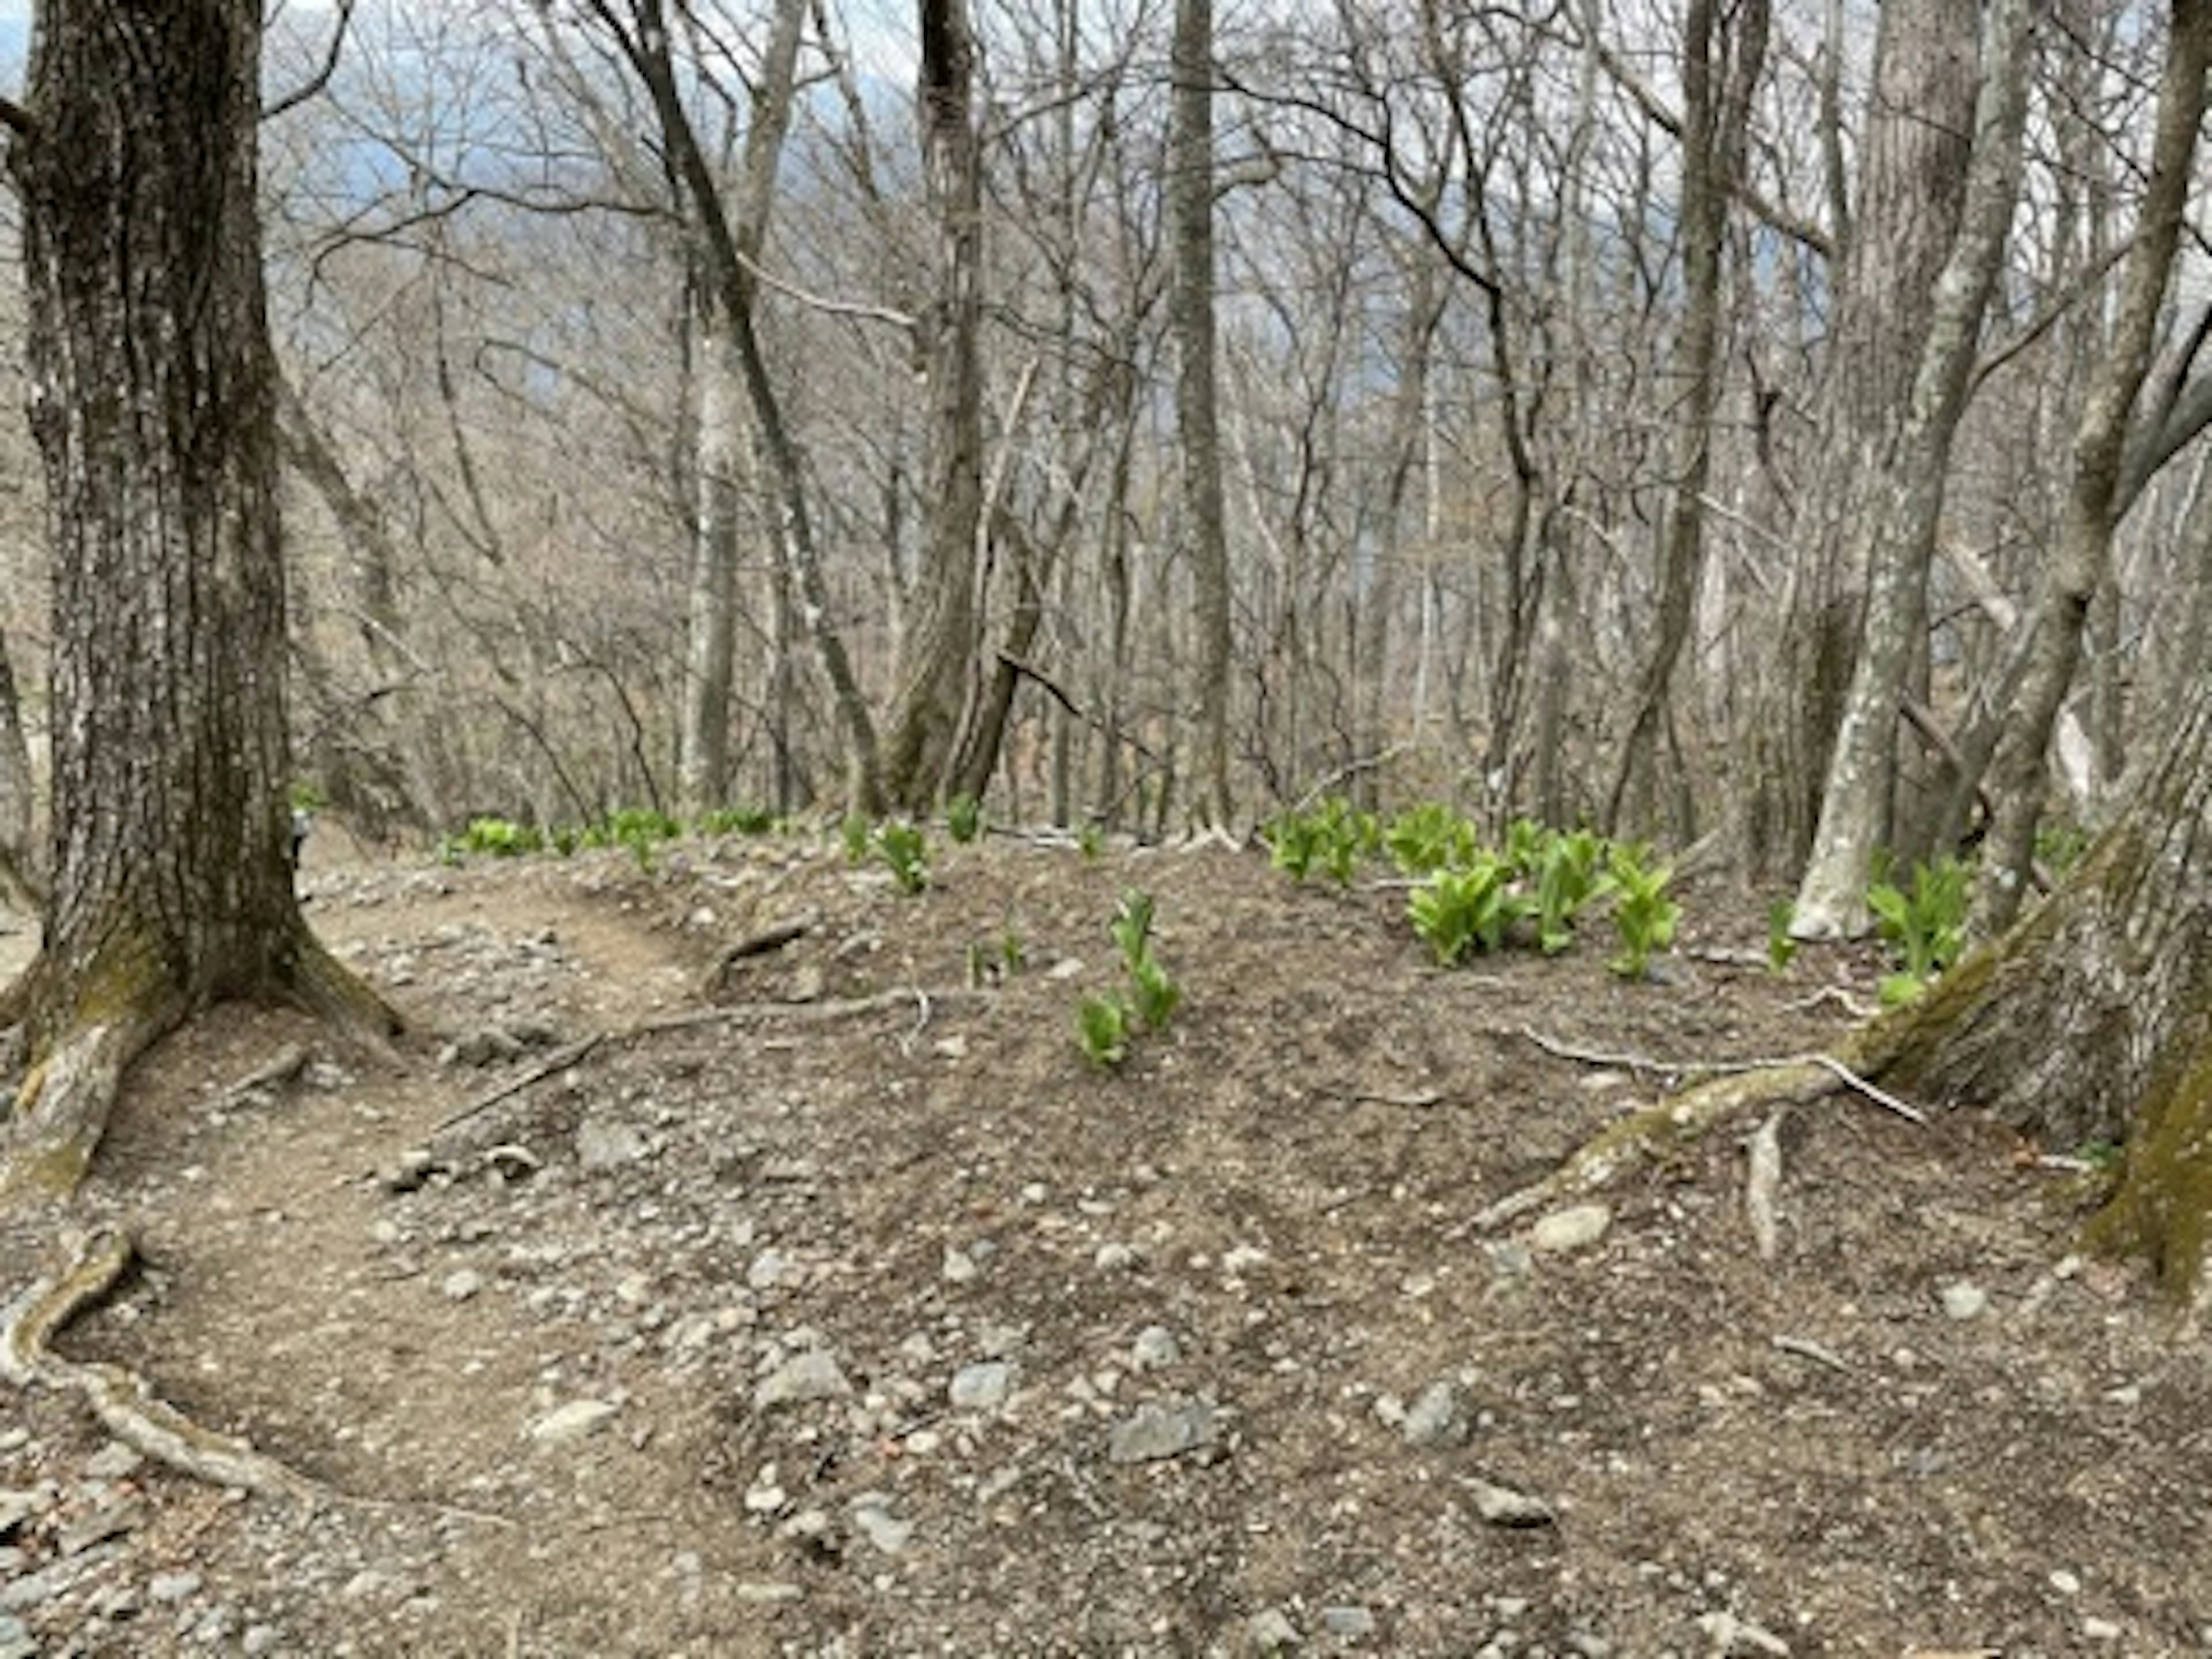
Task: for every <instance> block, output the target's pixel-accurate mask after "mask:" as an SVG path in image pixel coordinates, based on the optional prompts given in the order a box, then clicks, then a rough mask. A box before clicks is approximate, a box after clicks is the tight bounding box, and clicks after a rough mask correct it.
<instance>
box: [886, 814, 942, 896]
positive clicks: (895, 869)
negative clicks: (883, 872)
mask: <svg viewBox="0 0 2212 1659" xmlns="http://www.w3.org/2000/svg"><path fill="white" fill-rule="evenodd" d="M876 856H877V857H878V858H879V859H880V860H883V864H884V868H885V869H887V870H889V871H890V872H891V879H892V880H893V881H895V882H896V883H897V884H898V890H899V891H900V892H902V893H906V894H909V895H910V894H915V893H919V892H921V890H923V889H924V888H926V887H927V886H928V885H929V837H928V836H927V835H926V834H924V833H923V831H922V829H921V826H920V825H918V824H913V823H908V822H907V821H906V820H905V819H903V818H893V819H891V820H890V822H888V823H884V824H881V825H879V826H878V828H877V830H876Z"/></svg>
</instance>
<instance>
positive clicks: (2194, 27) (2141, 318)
mask: <svg viewBox="0 0 2212 1659" xmlns="http://www.w3.org/2000/svg"><path fill="white" fill-rule="evenodd" d="M2208 66H2212V3H2208V0H2174V5H2173V10H2172V29H2171V33H2169V35H2168V37H2167V41H2166V67H2165V70H2164V72H2163V75H2162V76H2161V78H2160V90H2159V113H2158V131H2157V136H2156V137H2155V138H2154V141H2153V144H2152V153H2151V167H2150V182H2149V186H2148V190H2147V191H2146V193H2145V195H2144V199H2143V205H2142V222H2141V225H2140V228H2139V231H2138V234H2137V235H2136V240H2135V243H2134V245H2133V246H2132V248H2131V249H2130V252H2129V255H2128V258H2127V262H2126V264H2125V265H2124V272H2125V275H2124V277H2123V279H2122V284H2121V290H2120V302H2119V307H2118V313H2119V314H2118V318H2117V319H2116V320H2115V322H2114V325H2113V327H2112V338H2111V340H2110V341H2109V343H2107V346H2106V350H2105V351H2104V352H2103V354H2102V355H2101V356H2100V359H2099V368H2098V371H2097V373H2096V374H2095V376H2094V378H2093V380H2092V381H2091V383H2090V386H2089V390H2088V393H2087V398H2086V399H2085V401H2084V404H2083V406H2082V410H2081V422H2080V424H2079V426H2078V427H2077V428H2076V429H2075V438H2074V471H2073V477H2072V479H2071V482H2070V486H2069V489H2068V491H2067V496H2066V507H2065V513H2064V516H2063V519H2062V520H2061V521H2060V525H2059V532H2058V555H2057V559H2056V560H2055V561H2054V562H2053V563H2052V566H2051V569H2050V571H2049V572H2048V573H2047V574H2046V576H2045V581H2044V585H2043V592H2042V594H2041V597H2040V599H2039V601H2038V604H2037V607H2036V616H2035V622H2034V629H2035V631H2034V634H2033V644H2032V646H2031V647H2030V655H2029V659H2028V669H2027V676H2026V678H2025V679H2024V681H2023V682H2022V684H2021V689H2020V692H2019V695H2018V696H2017V697H2016V699H2015V702H2014V706H2013V708H2012V709H2011V710H2010V711H2009V717H2008V720H2007V722H2006V730H2005V735H2004V738H2003V741H2002V744H2000V746H1999V748H1998V750H1997V756H1996V763H1995V764H1994V766H1993V767H1992V768H1991V771H1990V787H1991V790H1992V793H1994V794H1995V795H1996V803H1997V805H1996V820H1995V822H1994V823H1992V824H1991V825H1990V834H1989V837H1988V840H1987V842H1986V843H1985V845H1984V852H1983V860H1982V868H1981V873H1980V875H1979V877H1978V878H1977V880H1976V883H1975V888H1974V918H1973V921H1974V927H1975V929H1976V931H1977V932H1978V933H1984V934H1987V933H1996V932H1997V931H1999V930H2001V929H2002V927H2004V926H2005V925H2006V924H2007V923H2008V922H2009V921H2011V920H2012V918H2013V916H2014V915H2016V914H2017V913H2018V910H2019V907H2020V900H2021V888H2022V886H2023V884H2024V882H2025V878H2026V874H2027V870H2028V868H2029V866H2030V865H2031V863H2032V862H2033V859H2034V854H2035V831H2036V827H2037V825H2038V824H2039V823H2041V821H2042V816H2043V799H2044V783H2045V755H2046V753H2047V752H2048V750H2049V749H2050V745H2051V731H2052V728H2053V726H2055V725H2056V724H2057V719H2058V711H2059V707H2060V705H2061V704H2062V703H2063V702H2064V701H2065V698H2066V695H2067V693H2068V691H2069V690H2070V689H2071V688H2072V686H2073V684H2074V675H2075V669H2076V667H2077V666H2078V665H2079V664H2080V662H2081V635H2082V630H2083V629H2084V627H2085V625H2086V624H2087V620H2088V615H2089V606H2090V603H2091V601H2092V600H2093V599H2094V598H2095V595H2096V592H2097V587H2098V585H2099V584H2100V582H2101V581H2102V580H2103V579H2104V575H2105V568H2106V564H2107V562H2109V560H2110V558H2111V556H2112V537H2113V534H2114V532H2116V531H2117V530H2118V528H2119V522H2120V520H2121V518H2122V516H2123V515H2124V514H2125V513H2126V512H2127V510H2128V507H2130V505H2131V504H2132V503H2133V501H2134V499H2135V498H2134V495H2132V494H2131V493H2129V492H2127V491H2126V490H2124V488H2123V480H2124V475H2125V473H2126V471H2127V469H2126V466H2125V462H2126V459H2127V451H2128V447H2129V438H2130V417H2131V416H2132V413H2133V411H2134V410H2135V407H2136V399H2137V398H2138V396H2139V395H2140V394H2141V392H2142V386H2143V382H2144V380H2146V379H2147V378H2148V375H2149V374H2150V367H2151V358H2152V354H2153V351H2154V348H2155V346H2156V343H2157V339H2158V324H2159V315H2160V311H2161V309H2162V308H2163V307H2164V305H2165V302H2166V287H2167V283H2168V281H2169V279H2170V277H2171V275H2172V270H2173V262H2174V258H2175V254H2176V252H2178V250H2179V246H2180V242H2181V233H2182V221H2183V215H2184V212H2185V210H2186V208H2187V205H2188V200H2189V188H2190V179H2191V165H2192V158H2193V157H2194V156H2195V155H2196V151H2197V129H2198V127H2199V126H2200V125H2202V124H2203V118H2204V110H2205V85H2204V82H2205V74H2206V70H2207V69H2208ZM2147 478H2148V473H2143V474H2141V475H2139V476H2138V477H2136V478H2135V479H2134V480H2133V483H2134V487H2135V488H2136V489H2140V488H2141V487H2142V482H2143V481H2144V480H2145V479H2147Z"/></svg>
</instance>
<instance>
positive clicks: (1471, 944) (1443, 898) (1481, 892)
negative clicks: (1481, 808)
mask: <svg viewBox="0 0 2212 1659" xmlns="http://www.w3.org/2000/svg"><path fill="white" fill-rule="evenodd" d="M1533 910H1534V903H1533V902H1531V901H1530V900H1529V899H1528V898H1527V897H1526V896H1523V895H1522V894H1521V893H1519V892H1517V891H1516V890H1515V889H1514V887H1513V878H1512V872H1510V870H1509V869H1508V868H1507V867H1506V866H1505V864H1504V860H1500V859H1499V858H1498V857H1497V855H1496V854H1489V853H1481V854H1476V855H1475V857H1474V859H1473V860H1470V861H1469V862H1468V865H1467V866H1465V867H1464V868H1462V869H1457V870H1439V871H1437V872H1436V873H1435V874H1434V875H1432V876H1431V877H1430V878H1428V879H1427V880H1426V881H1424V882H1423V883H1421V884H1419V886H1417V887H1415V888H1414V889H1413V894H1412V896H1411V897H1410V898H1409V899H1408V900H1407V915H1408V916H1409V917H1410V918H1411V920H1412V921H1413V931H1414V932H1415V933H1418V934H1419V935H1420V936H1421V938H1422V939H1425V940H1426V941H1427V942H1428V945H1429V948H1430V949H1431V951H1435V952H1436V957H1437V962H1438V963H1440V964H1442V965H1443V966H1444V967H1447V968H1449V967H1450V966H1452V965H1453V964H1454V963H1457V962H1458V961H1459V960H1460V959H1461V958H1462V957H1465V956H1466V955H1467V953H1468V951H1470V950H1475V951H1483V952H1490V951H1499V950H1503V949H1504V945H1505V940H1506V936H1507V935H1508V934H1509V933H1510V932H1511V931H1512V929H1513V926H1514V924H1515V923H1516V922H1518V921H1521V920H1522V918H1523V917H1524V916H1526V915H1529V914H1530V913H1531V912H1532V911H1533Z"/></svg>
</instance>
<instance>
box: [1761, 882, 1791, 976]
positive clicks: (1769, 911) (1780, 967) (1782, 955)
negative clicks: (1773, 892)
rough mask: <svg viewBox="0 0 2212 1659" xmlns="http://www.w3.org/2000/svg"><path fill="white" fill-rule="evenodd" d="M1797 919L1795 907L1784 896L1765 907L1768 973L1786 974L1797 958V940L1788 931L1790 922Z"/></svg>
mask: <svg viewBox="0 0 2212 1659" xmlns="http://www.w3.org/2000/svg"><path fill="white" fill-rule="evenodd" d="M1796 919H1797V907H1796V905H1794V904H1792V903H1791V902H1790V901H1789V900H1788V899H1786V898H1778V899H1777V900H1775V901H1774V902H1773V903H1771V904H1770V905H1768V906H1767V907H1766V967H1767V971H1768V972H1769V973H1774V974H1786V973H1788V972H1789V971H1790V963H1793V962H1795V961H1796V959H1797V941H1796V939H1794V938H1792V937H1791V935H1790V923H1791V922H1793V921H1796Z"/></svg>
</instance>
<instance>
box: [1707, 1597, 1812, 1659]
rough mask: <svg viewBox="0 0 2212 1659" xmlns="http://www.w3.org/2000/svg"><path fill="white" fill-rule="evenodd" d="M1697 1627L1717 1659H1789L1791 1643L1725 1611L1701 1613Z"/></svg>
mask: <svg viewBox="0 0 2212 1659" xmlns="http://www.w3.org/2000/svg"><path fill="white" fill-rule="evenodd" d="M1698 1628H1699V1630H1701V1631H1703V1632H1705V1639H1706V1640H1707V1641H1708V1642H1710V1643H1711V1644H1712V1653H1713V1656H1714V1659H1748V1656H1751V1655H1754V1654H1763V1655H1767V1656H1771V1659H1788V1655H1789V1652H1790V1644H1788V1643H1787V1642H1785V1641H1784V1640H1783V1639H1782V1638H1780V1637H1778V1636H1777V1635H1776V1634H1775V1633H1774V1632H1772V1631H1771V1630H1768V1629H1765V1627H1764V1626H1759V1625H1754V1624H1753V1623H1752V1622H1751V1620H1748V1619H1739V1618H1737V1617H1736V1616H1735V1614H1734V1613H1729V1612H1728V1611H1727V1610H1726V1609H1725V1608H1723V1609H1722V1610H1721V1611H1719V1612H1716V1613H1700V1614H1699V1616H1698Z"/></svg>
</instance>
